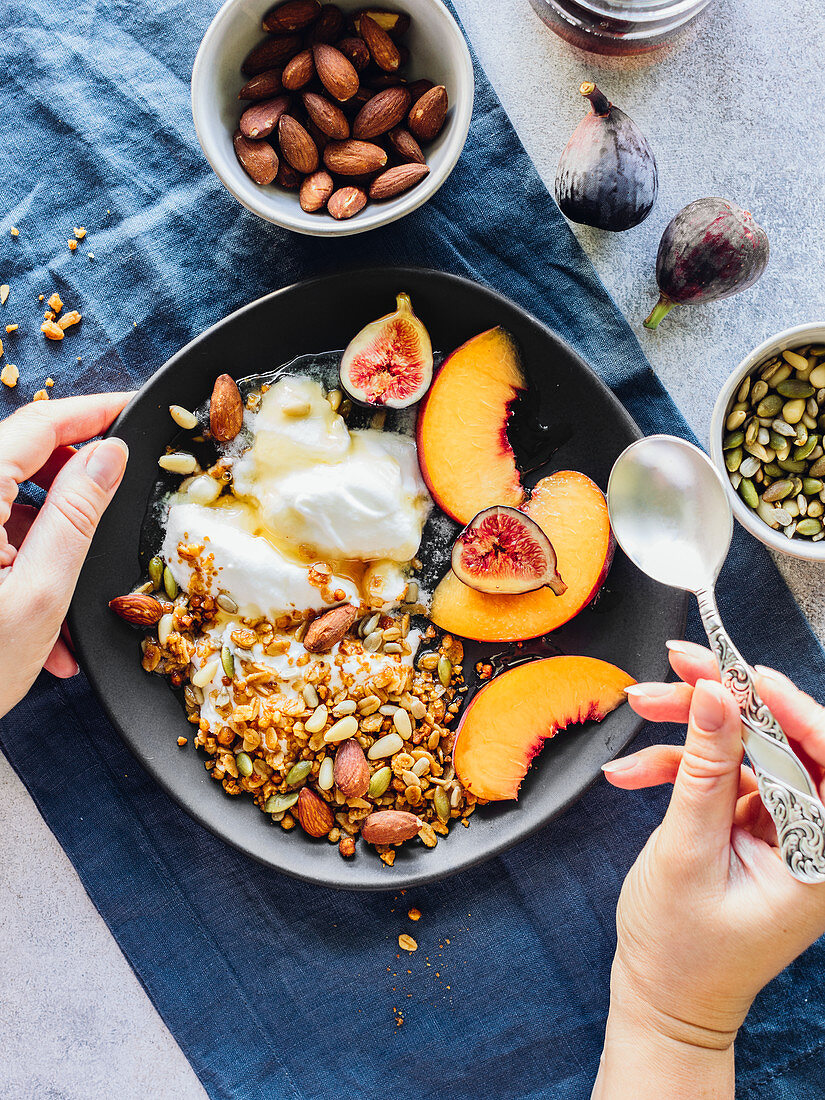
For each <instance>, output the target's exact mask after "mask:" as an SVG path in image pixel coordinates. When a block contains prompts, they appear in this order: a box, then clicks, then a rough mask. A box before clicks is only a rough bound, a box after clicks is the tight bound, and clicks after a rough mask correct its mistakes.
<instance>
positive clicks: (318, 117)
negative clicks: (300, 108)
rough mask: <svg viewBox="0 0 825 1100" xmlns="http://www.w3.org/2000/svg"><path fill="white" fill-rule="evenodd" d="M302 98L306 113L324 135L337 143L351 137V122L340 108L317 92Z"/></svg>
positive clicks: (308, 93)
mask: <svg viewBox="0 0 825 1100" xmlns="http://www.w3.org/2000/svg"><path fill="white" fill-rule="evenodd" d="M302 98H303V101H304V107H305V108H306V113H307V114H308V115H309V117H310V120H311V121H312V122H314V123H315V125H316V126H317V127H318V129H319V130H320V131H321V132H322V133H324V134H326V135H327V137H331V138H335V139H336V140H337V141H343V140H344V139H345V138H348V137H349V122H347V116H346V115H345V114H344V112H343V111H342V110H341V108H340V107H336V105H335V104H334V103H330V101H329V100H328V99H324V97H323V96H322V95H318V93H317V92H304V94H303V97H302Z"/></svg>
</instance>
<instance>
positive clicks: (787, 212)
mask: <svg viewBox="0 0 825 1100" xmlns="http://www.w3.org/2000/svg"><path fill="white" fill-rule="evenodd" d="M455 2H456V7H457V9H458V11H459V14H460V16H461V18H462V19H463V21H464V25H465V27H466V29H467V31H468V33H469V36H470V38H471V40H472V42H473V43H474V45H475V48H476V50H477V51H478V54H479V57H480V58H481V61H482V63H483V64H484V66H485V67H486V69H487V72H488V74H489V76H490V78H491V79H492V81H493V83H494V85H495V86H496V88H497V90H498V92H499V94H500V96H501V98H502V100H503V102H504V106H505V108H506V109H507V111H508V113H509V114H510V117H511V118H512V120H513V122H514V123H515V126H516V129H517V130H518V132H519V134H520V135H521V137H522V139H523V140H524V143H525V145H526V146H527V149H528V151H529V153H530V154H531V156H532V157H533V160H534V161H535V163H536V165H537V167H538V169H539V172H540V173H541V174H542V176H543V178H544V179H545V181H546V182H547V184H548V185H549V186H550V187H551V188H552V182H553V176H554V172H555V165H556V161H557V159H558V155H559V152H560V151H561V149H562V148H563V146H564V144H565V143H566V141H567V139H568V137H569V136H570V134H571V133H572V131H573V129H574V128H575V126H576V124H577V123H578V121H579V119H580V118H581V116H582V113H583V107H582V102H581V99H580V96H579V95H578V92H577V89H578V85H579V83H580V82H581V81H582V80H585V79H595V80H597V82H598V83H599V84H600V85H601V86H602V87H603V89H604V90H605V92H606V93H607V94H608V95H609V96H610V98H611V99H612V100H613V101H614V102H615V103H617V105H619V106H621V107H622V108H623V109H624V110H626V111H627V112H628V113H629V114H630V115H631V116H632V117H633V118H634V119H635V120H636V121H637V123H639V125H640V126H641V127H642V128H643V129H644V131H645V132H646V134H647V135H648V138H649V139H650V141H651V143H652V145H653V147H654V149H655V151H656V154H657V158H658V162H659V169H660V185H661V190H660V198H659V202H658V204H657V206H656V208H655V209H654V211H653V213H652V214H651V215H650V217H649V218H648V220H647V221H646V222H644V223H643V224H642V225H641V226H639V227H637V228H636V229H634V230H631V231H630V232H628V233H624V234H613V235H610V234H601V233H598V232H596V231H591V230H588V229H583V228H581V227H576V233H577V235H578V237H579V239H580V241H581V243H582V245H583V246H584V248H585V250H586V251H587V252H588V254H589V255H590V257H591V259H592V261H593V263H594V264H595V266H596V269H597V270H598V272H599V274H600V275H601V277H602V279H603V280H604V282H605V283H606V285H607V287H608V289H609V290H610V291H611V293H612V294H613V295H614V297H615V299H616V301H617V302H618V304H619V306H620V307H621V308H622V310H623V311H624V312H625V314H626V315H627V316H628V318H629V319H630V321H631V324H632V325H633V328H634V331H635V332H636V333H637V334H638V336H639V339H640V341H641V343H642V346H643V347H644V349H645V351H646V352H647V354H648V356H649V358H650V361H651V363H652V364H653V366H654V368H655V370H656V371H657V372H658V374H659V376H660V377H661V378H662V380H663V381H664V383H665V385H666V386H667V387H668V389H669V390H670V392H671V393H672V394H673V396H674V398H675V400H676V401H677V403H678V404H679V406H680V407H681V408H682V410H683V412H684V413H685V415H686V416H687V418H688V420H689V421H690V422H691V424H692V425H693V427H694V428H695V430H696V432H697V433H698V435H699V437H700V439H702V440H703V441H704V440H705V439H706V435H707V425H708V420H709V415H710V409H711V406H712V404H713V400H714V397H715V395H716V392H717V390H718V388H719V386H720V385H721V382H722V380H723V379H724V377H725V375H726V374H727V373H728V372H729V371H730V370H731V369H732V368H733V366H735V364H736V363H737V362H738V361H739V360H740V359H741V358H742V357H743V356H744V355H745V354H746V353H747V352H748V351H749V350H750V349H751V348H752V347H753V346H755V345H756V344H757V343H759V342H761V341H762V340H763V339H764V338H765V337H766V336H768V335H770V334H771V333H773V332H775V331H777V330H779V329H781V328H785V327H787V326H789V325H792V324H796V323H800V322H802V321H805V320H812V319H823V318H825V280H823V277H822V257H823V255H825V190H824V189H823V183H822V167H821V166H822V164H823V163H825V132H824V131H823V129H822V123H821V119H820V117H819V112H818V110H817V107H816V93H817V90H818V91H820V92H821V91H822V89H823V80H822V75H821V74H822V68H821V46H820V44H821V42H822V40H823V34H824V33H825V15H824V14H823V12H822V8H821V6H820V4H819V3H818V2H816V0H787V2H785V3H783V4H771V3H768V2H767V0H756V2H755V0H717V2H715V3H714V4H713V5H712V6H711V8H710V10H709V12H708V15H707V16H706V18H705V19H704V20H703V21H702V23H701V25H700V26H698V27H697V28H696V30H695V32H692V33H691V34H690V35H689V36H688V38H687V39H685V40H684V41H683V43H682V44H681V45H680V46H678V47H677V48H675V49H673V50H672V51H670V52H669V53H667V54H663V55H656V56H655V57H654V58H653V60H645V61H633V60H630V61H626V62H617V61H615V60H608V59H599V58H596V57H593V56H590V55H586V54H583V53H579V52H577V51H574V50H572V49H571V48H570V47H568V46H566V45H564V44H563V43H562V42H561V41H560V40H559V39H557V38H556V37H555V35H553V34H552V33H551V32H550V31H549V30H547V29H546V28H545V27H544V26H543V25H542V24H541V23H540V22H539V20H538V19H537V17H536V16H535V14H534V12H533V10H532V9H531V7H530V5H529V3H528V0H499V3H497V4H491V3H490V2H489V0H455ZM401 6H403V2H401ZM703 195H722V196H724V197H726V198H730V199H732V200H733V201H735V202H737V203H739V204H740V205H742V206H747V207H748V208H750V209H751V210H752V211H753V213H754V215H755V217H756V218H757V220H758V221H759V222H761V223H762V225H763V226H764V227H765V228H766V230H767V232H768V234H769V237H770V240H771V248H772V256H771V262H770V265H769V267H768V270H767V272H766V274H765V276H764V277H763V279H762V280H761V282H760V283H758V284H757V285H756V287H754V288H753V289H751V290H750V291H747V292H746V293H745V294H743V295H741V296H739V297H735V298H731V299H729V300H728V301H726V302H723V303H721V304H718V305H715V306H708V307H701V308H695V309H691V310H688V309H684V310H676V311H674V312H673V313H672V314H671V315H670V317H669V318H668V319H667V321H666V322H665V323H664V324H663V326H662V328H661V329H660V330H659V331H658V332H657V333H648V332H647V331H645V330H644V329H643V328H642V326H641V321H642V319H643V318H644V317H645V315H646V314H647V312H648V310H649V309H650V307H651V306H652V304H653V302H654V301H655V296H656V295H655V284H654V280H653V274H652V272H653V261H654V258H655V254H656V247H657V244H658V240H659V236H660V234H661V232H662V229H663V228H664V226H665V225H666V223H667V222H668V220H669V219H670V218H671V217H672V215H673V214H674V213H675V212H676V211H677V210H678V209H679V208H680V207H681V206H683V205H684V204H685V203H686V202H688V201H690V200H691V199H693V198H699V197H701V196H703ZM781 568H782V569H783V572H784V574H785V576H786V578H787V580H788V582H789V583H790V585H791V587H792V589H793V591H794V594H795V595H796V597H797V599H798V600H799V602H800V604H801V605H802V607H803V608H804V609H805V611H806V613H807V614H808V617H809V619H810V621H811V623H812V624H813V626H814V628H815V629H816V631H817V633H818V634H819V636H820V637H821V638H825V599H823V597H822V596H821V595H820V589H821V582H822V570H821V569H820V568H819V567H814V566H809V565H804V564H800V563H794V562H790V561H789V560H787V559H785V560H784V561H783V562H782V563H781ZM0 943H2V950H0V1066H2V1069H0V1096H2V1100H108V1098H110V1097H118V1100H138V1098H140V1100H143V1098H145V1097H152V1098H153V1100H173V1098H174V1100H196V1098H202V1097H203V1096H204V1095H205V1094H204V1092H203V1089H202V1087H201V1085H200V1084H199V1082H198V1080H197V1078H196V1077H195V1075H194V1073H193V1072H192V1070H191V1069H190V1067H189V1065H188V1063H187V1062H186V1060H185V1059H184V1057H183V1055H182V1054H181V1052H180V1050H179V1049H178V1047H177V1046H176V1044H175V1042H174V1040H173V1039H172V1038H171V1036H170V1035H169V1033H168V1032H167V1031H166V1029H165V1027H164V1025H163V1023H162V1021H161V1019H160V1018H159V1016H158V1015H157V1013H156V1012H155V1010H154V1008H153V1007H152V1005H151V1004H150V1003H149V1001H148V999H147V998H146V995H145V994H144V992H143V990H142V988H141V986H140V985H139V983H138V981H137V979H136V978H135V976H134V975H133V973H132V971H131V970H130V968H129V966H128V964H127V963H126V961H125V959H124V958H123V956H122V955H121V954H120V951H119V949H118V947H117V945H116V944H115V941H114V940H113V939H112V937H111V936H110V934H109V932H108V930H107V928H106V926H105V924H104V923H103V921H102V920H101V919H100V917H99V916H98V915H97V912H96V910H95V908H94V906H93V905H92V903H91V901H90V900H89V898H88V897H87V896H86V894H85V892H84V890H83V887H82V886H81V884H80V881H79V880H78V878H77V876H76V874H75V872H74V870H73V868H72V866H71V864H70V863H69V861H68V860H67V858H66V857H65V855H64V854H63V852H62V850H61V849H60V847H59V845H58V844H57V842H56V841H55V839H54V838H53V836H52V835H51V833H50V832H49V830H48V829H47V828H46V826H45V825H44V824H43V822H42V820H41V818H40V816H39V814H38V813H37V810H36V809H35V808H34V805H33V804H32V802H31V800H30V799H29V797H28V795H27V794H26V792H25V790H24V789H23V787H22V785H21V784H20V783H19V781H18V780H17V778H16V777H15V775H14V773H13V772H12V771H11V769H10V768H9V766H8V765H7V764H6V763H5V761H4V760H2V758H0Z"/></svg>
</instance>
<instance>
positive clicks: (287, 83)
mask: <svg viewBox="0 0 825 1100" xmlns="http://www.w3.org/2000/svg"><path fill="white" fill-rule="evenodd" d="M314 76H315V62H314V61H313V60H312V51H311V50H301V52H300V53H296V54H295V56H294V57H293V58H292V60H291V61H287V63H286V65H285V66H284V75H283V82H284V87H285V88H286V89H287V91H289V92H297V91H298V89H299V88H303V87H304V85H305V84H309V82H310V80H312V78H313V77H314Z"/></svg>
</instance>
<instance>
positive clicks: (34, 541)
mask: <svg viewBox="0 0 825 1100" xmlns="http://www.w3.org/2000/svg"><path fill="white" fill-rule="evenodd" d="M128 456H129V449H128V447H127V446H126V444H125V443H124V442H123V440H121V439H116V438H112V439H103V440H101V441H100V442H99V443H92V444H90V445H89V446H88V447H84V449H83V450H82V451H79V452H78V453H77V454H76V455H74V457H73V458H71V459H70V460H69V461H68V462H67V463H66V465H65V466H64V467H63V469H62V470H61V471H60V473H59V474H58V475H57V477H56V478H55V480H54V482H53V483H52V487H51V489H50V490H49V493H48V496H47V497H46V500H45V502H44V504H43V507H42V508H41V509H40V511H39V512H38V515H37V519H36V520H35V521H34V523H33V524H32V527H31V530H30V531H29V533H28V535H27V536H26V538H25V540H24V542H23V545H22V546H21V547H20V549H19V551H18V554H17V560H16V561H15V565H14V572H15V574H16V575H17V576H19V575H20V574H25V579H26V581H27V582H28V585H29V590H30V591H33V592H38V593H40V594H41V595H43V594H47V595H48V598H49V603H50V605H51V606H50V608H49V610H50V612H51V611H52V610H53V613H54V619H55V625H56V626H59V624H60V622H61V621H62V619H63V616H64V615H65V613H66V609H67V607H68V605H69V601H70V600H71V596H72V592H73V591H74V586H75V584H76V582H77V577H78V574H79V573H80V569H81V566H82V565H83V562H84V559H85V557H86V554H87V553H88V550H89V544H90V543H91V541H92V536H93V535H94V533H95V531H96V529H97V525H98V523H99V522H100V518H101V516H102V515H103V513H104V512H105V510H106V507H107V505H108V504H109V502H110V500H111V499H112V497H113V496H114V495H115V491H116V489H117V487H118V485H119V484H120V481H121V478H122V477H123V473H124V470H125V469H126V460H127V458H128ZM44 589H45V593H44Z"/></svg>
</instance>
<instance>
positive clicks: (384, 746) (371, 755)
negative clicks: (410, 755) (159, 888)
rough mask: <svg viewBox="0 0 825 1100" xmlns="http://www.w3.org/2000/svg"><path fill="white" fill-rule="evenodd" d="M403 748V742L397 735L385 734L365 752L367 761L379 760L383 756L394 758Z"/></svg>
mask: <svg viewBox="0 0 825 1100" xmlns="http://www.w3.org/2000/svg"><path fill="white" fill-rule="evenodd" d="M403 748H404V742H403V741H402V739H401V735H400V734H398V733H386V734H384V736H383V737H379V738H378V740H377V741H376V742H375V744H374V745H371V746H370V748H369V749H368V750H367V759H368V760H380V759H381V758H382V757H385V756H395V754H396V753H397V752H401V750H402V749H403Z"/></svg>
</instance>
